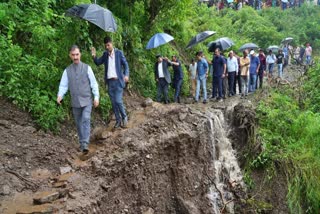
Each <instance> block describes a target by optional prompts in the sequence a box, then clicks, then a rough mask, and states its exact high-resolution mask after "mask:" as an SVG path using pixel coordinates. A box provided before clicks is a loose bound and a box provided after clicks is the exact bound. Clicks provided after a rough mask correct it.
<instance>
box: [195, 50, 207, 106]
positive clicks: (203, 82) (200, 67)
mask: <svg viewBox="0 0 320 214" xmlns="http://www.w3.org/2000/svg"><path fill="white" fill-rule="evenodd" d="M196 57H197V89H196V97H195V101H196V102H198V101H199V95H200V86H202V91H203V104H206V103H207V77H208V68H209V66H208V63H207V60H205V59H204V58H203V54H202V52H201V51H199V52H197V54H196Z"/></svg>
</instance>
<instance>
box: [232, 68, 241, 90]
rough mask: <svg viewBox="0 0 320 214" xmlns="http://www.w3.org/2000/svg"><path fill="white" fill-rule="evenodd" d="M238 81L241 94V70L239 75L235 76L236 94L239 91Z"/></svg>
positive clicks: (234, 88)
mask: <svg viewBox="0 0 320 214" xmlns="http://www.w3.org/2000/svg"><path fill="white" fill-rule="evenodd" d="M237 82H238V87H239V94H241V77H240V72H239V73H238V75H236V76H235V78H234V84H233V91H234V94H236V93H237Z"/></svg>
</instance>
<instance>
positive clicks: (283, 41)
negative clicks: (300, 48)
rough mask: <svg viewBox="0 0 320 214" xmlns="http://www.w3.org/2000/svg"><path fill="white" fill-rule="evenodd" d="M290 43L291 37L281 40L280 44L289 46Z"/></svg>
mask: <svg viewBox="0 0 320 214" xmlns="http://www.w3.org/2000/svg"><path fill="white" fill-rule="evenodd" d="M292 41H293V38H292V37H287V38H285V39H283V40H282V41H281V43H282V44H289V43H290V42H292Z"/></svg>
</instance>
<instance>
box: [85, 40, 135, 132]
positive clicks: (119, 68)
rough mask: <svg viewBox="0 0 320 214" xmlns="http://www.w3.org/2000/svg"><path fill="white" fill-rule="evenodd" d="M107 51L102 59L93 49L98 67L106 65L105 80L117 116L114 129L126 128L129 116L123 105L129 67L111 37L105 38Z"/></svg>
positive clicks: (94, 59) (93, 55) (92, 52)
mask: <svg viewBox="0 0 320 214" xmlns="http://www.w3.org/2000/svg"><path fill="white" fill-rule="evenodd" d="M104 44H105V47H106V51H105V52H104V53H103V55H102V56H101V57H100V58H97V57H96V49H95V48H92V49H91V54H92V57H93V61H94V63H95V64H96V65H98V66H99V65H101V64H104V70H105V73H104V80H105V83H106V84H107V87H108V94H109V96H110V99H111V104H112V110H113V112H114V114H115V116H116V123H115V125H114V128H120V126H121V127H123V128H126V127H127V124H128V116H127V114H126V110H125V107H124V104H123V89H124V88H125V86H126V83H127V82H128V81H129V66H128V63H127V60H126V58H125V56H124V54H123V52H122V51H121V50H119V49H116V48H114V47H113V44H112V40H111V38H110V37H105V38H104Z"/></svg>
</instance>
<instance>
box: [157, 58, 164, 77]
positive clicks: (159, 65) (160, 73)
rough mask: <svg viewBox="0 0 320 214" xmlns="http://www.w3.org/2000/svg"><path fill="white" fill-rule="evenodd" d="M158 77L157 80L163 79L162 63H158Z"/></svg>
mask: <svg viewBox="0 0 320 214" xmlns="http://www.w3.org/2000/svg"><path fill="white" fill-rule="evenodd" d="M158 75H159V78H164V75H163V67H162V62H160V63H158Z"/></svg>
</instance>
